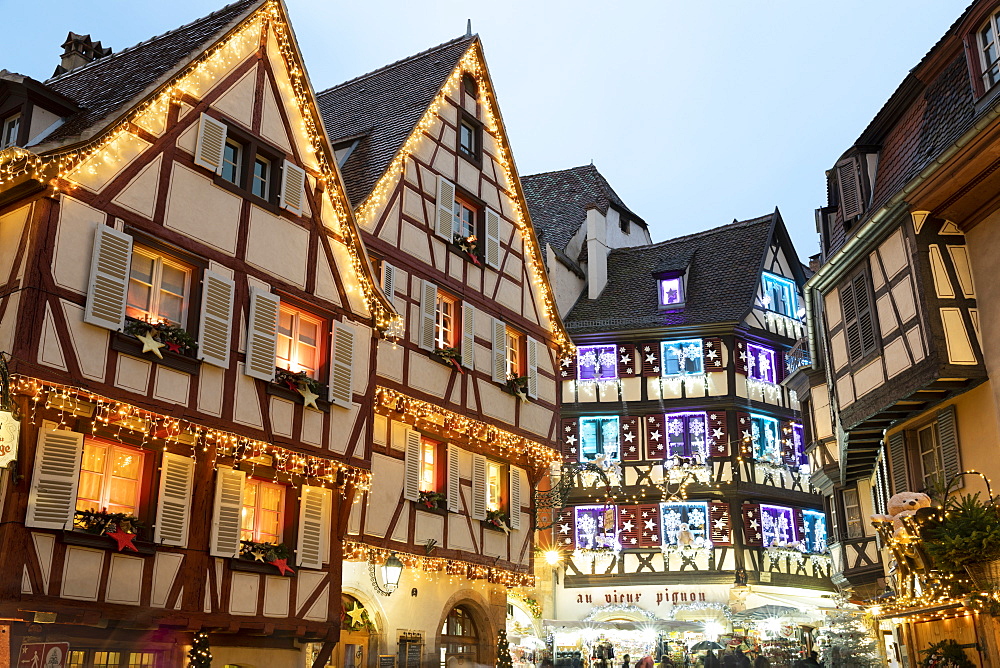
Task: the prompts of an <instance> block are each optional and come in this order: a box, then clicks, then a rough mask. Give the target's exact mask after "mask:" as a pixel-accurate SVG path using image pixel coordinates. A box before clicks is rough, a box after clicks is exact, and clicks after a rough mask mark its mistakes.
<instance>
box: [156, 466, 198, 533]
mask: <svg viewBox="0 0 1000 668" xmlns="http://www.w3.org/2000/svg"><path fill="white" fill-rule="evenodd" d="M193 481H194V460H193V459H191V458H190V457H184V456H183V455H176V454H174V453H172V452H164V453H163V465H162V467H161V468H160V493H159V496H158V497H157V501H158V505H157V507H156V527H155V532H154V535H153V540H155V541H156V542H157V543H162V544H164V545H174V546H176V547H187V535H188V523H189V521H190V516H191V486H192V483H193Z"/></svg>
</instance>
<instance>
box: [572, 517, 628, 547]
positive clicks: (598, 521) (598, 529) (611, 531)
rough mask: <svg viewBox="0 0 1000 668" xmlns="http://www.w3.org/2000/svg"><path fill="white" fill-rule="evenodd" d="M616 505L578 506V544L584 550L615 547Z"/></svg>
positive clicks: (616, 542) (616, 543)
mask: <svg viewBox="0 0 1000 668" xmlns="http://www.w3.org/2000/svg"><path fill="white" fill-rule="evenodd" d="M615 508H616V506H577V507H576V546H577V547H578V548H580V549H582V550H596V549H601V548H611V549H614V548H616V547H617V545H618V541H617V539H616V537H615V531H616V528H617V527H616V523H615Z"/></svg>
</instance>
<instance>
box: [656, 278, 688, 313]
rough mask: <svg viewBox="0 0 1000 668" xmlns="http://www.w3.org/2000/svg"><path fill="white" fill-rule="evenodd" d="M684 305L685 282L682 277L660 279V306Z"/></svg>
mask: <svg viewBox="0 0 1000 668" xmlns="http://www.w3.org/2000/svg"><path fill="white" fill-rule="evenodd" d="M683 303H684V280H683V279H682V278H681V277H680V276H675V277H674V278H661V279H660V306H672V305H674V304H683Z"/></svg>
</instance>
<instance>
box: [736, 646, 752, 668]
mask: <svg viewBox="0 0 1000 668" xmlns="http://www.w3.org/2000/svg"><path fill="white" fill-rule="evenodd" d="M734 654H735V656H736V667H737V668H750V657H748V656H747V655H746V654H744V653H743V650H742V649H740V648H739V647H737V648H736V651H735V652H734Z"/></svg>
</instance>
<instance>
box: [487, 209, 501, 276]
mask: <svg viewBox="0 0 1000 668" xmlns="http://www.w3.org/2000/svg"><path fill="white" fill-rule="evenodd" d="M486 264H488V265H489V266H491V267H493V268H494V269H499V268H500V214H499V213H497V212H496V211H494V210H493V209H486Z"/></svg>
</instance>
